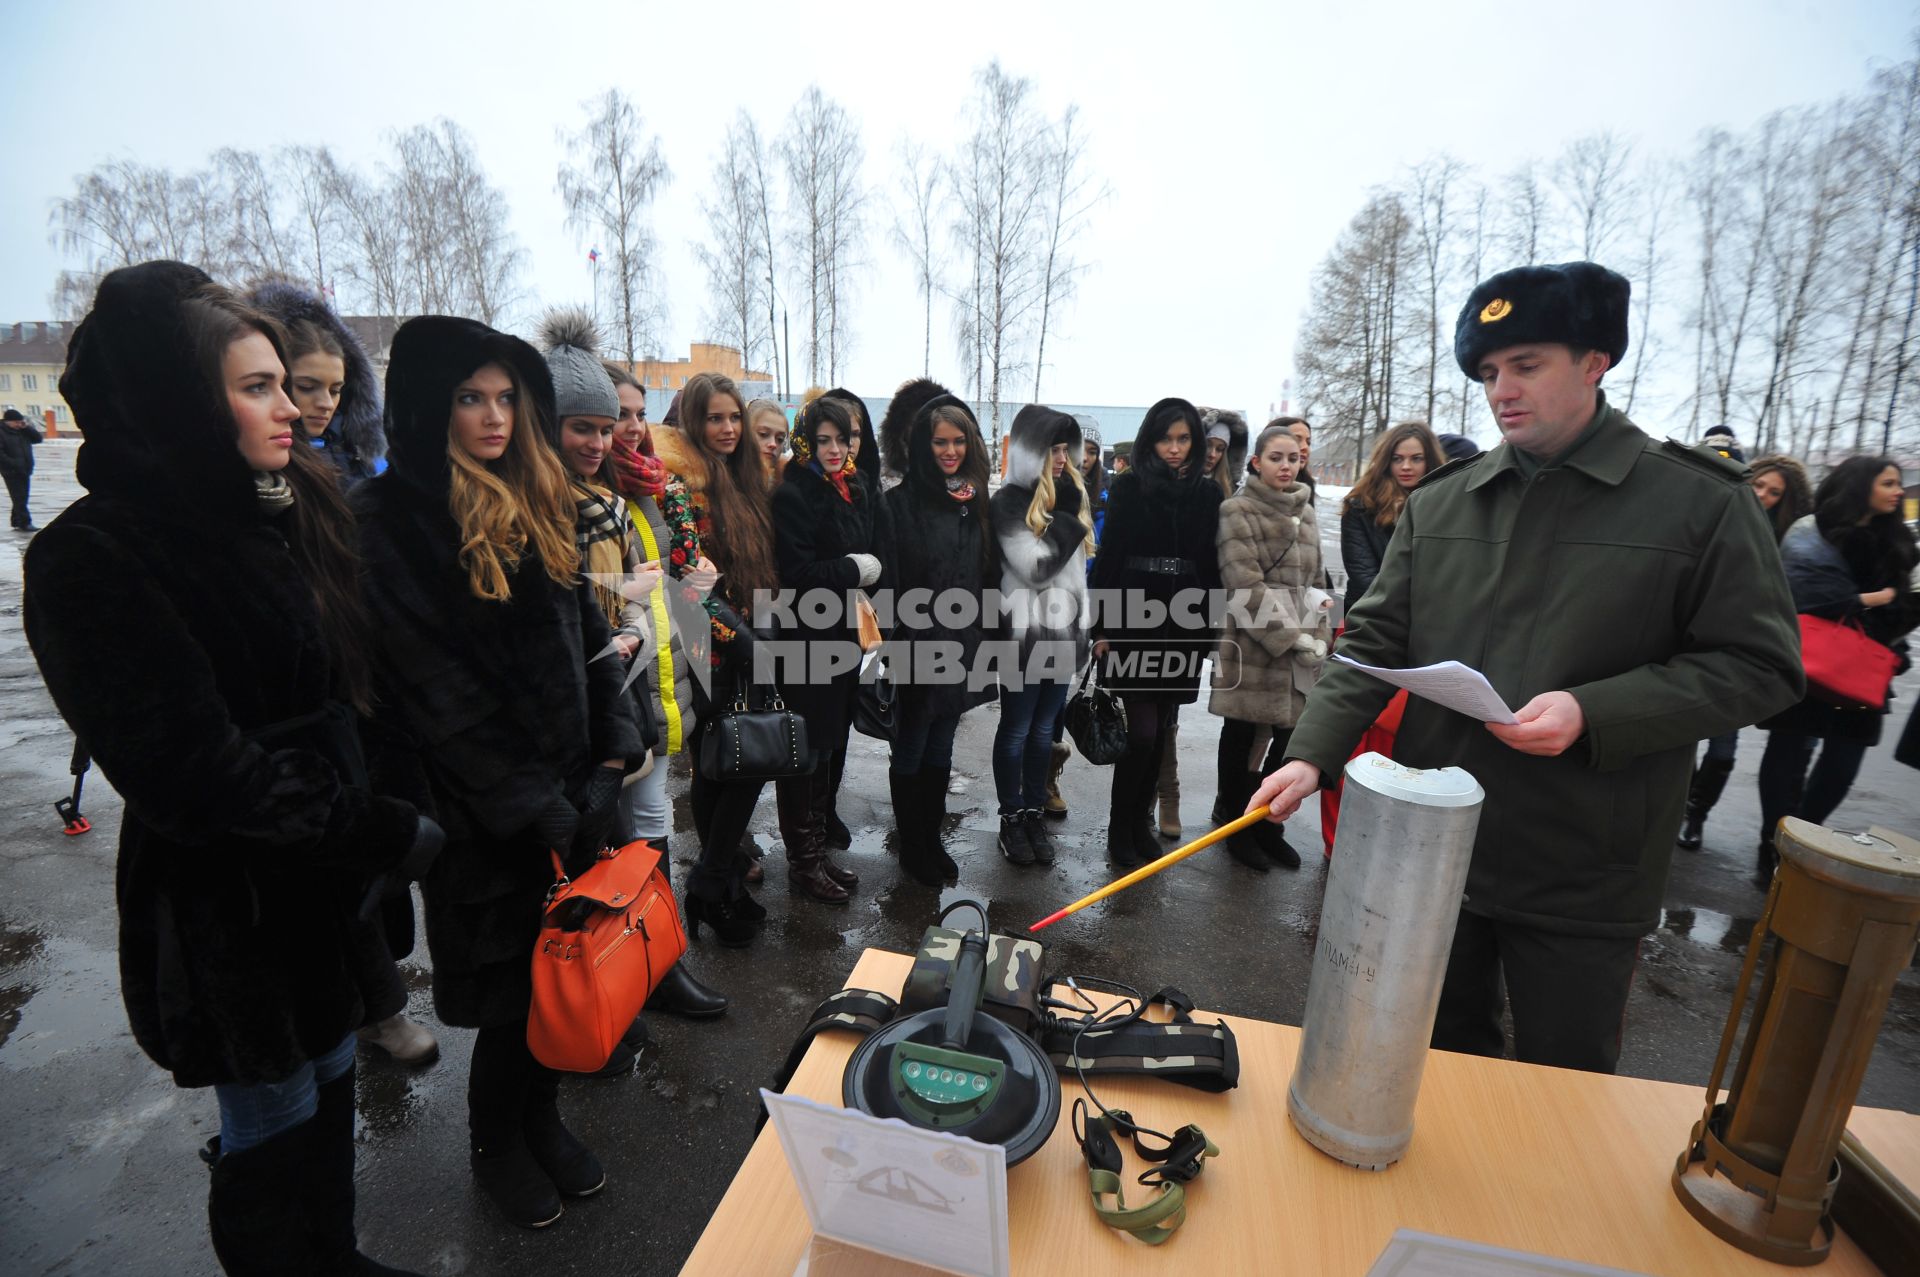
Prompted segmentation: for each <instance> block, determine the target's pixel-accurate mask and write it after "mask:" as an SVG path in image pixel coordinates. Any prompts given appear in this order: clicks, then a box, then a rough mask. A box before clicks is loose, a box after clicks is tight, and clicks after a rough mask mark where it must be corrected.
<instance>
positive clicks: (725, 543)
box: [680, 372, 780, 615]
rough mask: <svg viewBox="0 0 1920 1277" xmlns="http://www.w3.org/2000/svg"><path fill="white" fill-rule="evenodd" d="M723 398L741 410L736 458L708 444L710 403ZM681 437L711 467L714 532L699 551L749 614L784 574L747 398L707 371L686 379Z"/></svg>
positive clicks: (727, 380) (727, 379)
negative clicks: (775, 552)
mask: <svg viewBox="0 0 1920 1277" xmlns="http://www.w3.org/2000/svg"><path fill="white" fill-rule="evenodd" d="M719 395H726V396H727V397H728V398H730V399H732V400H733V402H734V403H735V404H736V405H738V407H739V409H740V442H739V443H738V444H737V445H736V446H735V447H734V450H733V453H732V455H728V454H725V453H721V452H716V451H715V450H714V449H713V447H712V446H711V445H709V444H708V442H707V405H708V404H709V403H711V402H713V400H714V398H715V397H716V396H719ZM680 433H681V435H682V436H683V437H684V438H685V439H686V441H687V446H688V447H689V448H691V449H692V450H693V452H694V454H695V455H696V456H698V457H699V458H700V459H701V460H702V461H704V462H705V463H706V468H707V508H708V513H709V515H710V516H711V520H712V530H713V531H712V535H711V536H709V537H706V538H704V539H703V540H702V541H701V543H700V548H701V549H702V550H703V551H705V552H706V554H707V557H708V558H710V559H712V560H713V563H714V566H715V567H717V568H719V569H720V575H721V577H722V581H721V585H722V586H723V587H724V590H723V592H724V593H725V595H726V597H727V600H728V602H730V603H732V604H733V605H734V607H736V608H738V609H740V610H741V612H743V613H746V614H748V615H751V613H752V608H753V599H754V595H756V594H758V593H759V592H761V591H763V590H766V591H771V590H774V589H777V588H779V584H780V574H779V572H778V571H776V570H775V568H774V563H773V512H772V496H771V493H770V492H769V487H768V480H769V476H768V474H767V468H766V466H765V465H764V464H762V462H761V460H760V449H758V448H757V447H755V446H754V444H753V431H752V429H751V428H750V426H749V424H748V422H747V399H746V396H745V395H742V394H741V393H740V387H739V386H737V385H735V384H734V381H733V378H731V377H723V376H720V375H719V374H717V373H706V372H703V373H700V374H698V375H697V376H693V377H689V378H688V379H687V384H686V388H685V389H684V390H682V391H681V392H680Z"/></svg>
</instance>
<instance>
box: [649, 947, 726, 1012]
mask: <svg viewBox="0 0 1920 1277" xmlns="http://www.w3.org/2000/svg"><path fill="white" fill-rule="evenodd" d="M727 1006H728V1002H727V997H726V995H725V994H724V993H719V992H717V991H715V990H713V989H709V988H708V987H707V986H706V985H704V984H702V983H700V981H698V980H696V979H694V976H693V972H691V971H689V970H687V964H686V960H685V959H682V960H681V961H679V962H676V963H674V964H673V965H672V966H671V967H668V968H667V974H666V975H664V976H662V977H661V978H660V983H659V984H657V985H655V986H654V987H653V994H652V996H650V997H649V998H648V999H647V1010H649V1011H659V1012H661V1013H662V1014H665V1015H677V1016H679V1017H680V1018H681V1019H683V1020H711V1019H713V1018H715V1017H716V1016H720V1015H724V1014H725V1013H726V1010H727Z"/></svg>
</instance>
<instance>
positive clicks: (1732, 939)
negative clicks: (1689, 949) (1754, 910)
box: [1660, 908, 1755, 953]
mask: <svg viewBox="0 0 1920 1277" xmlns="http://www.w3.org/2000/svg"><path fill="white" fill-rule="evenodd" d="M1754 922H1755V919H1752V918H1735V917H1731V916H1729V915H1727V914H1724V913H1716V912H1714V911H1713V910H1712V909H1698V908H1695V909H1663V910H1661V911H1660V930H1662V931H1664V932H1666V933H1667V934H1669V935H1674V936H1678V937H1680V938H1681V939H1683V940H1687V941H1690V942H1692V943H1693V944H1696V945H1698V946H1699V947H1700V948H1702V949H1717V950H1719V951H1720V952H1722V953H1745V952H1746V951H1747V939H1748V937H1750V936H1752V935H1753V924H1754Z"/></svg>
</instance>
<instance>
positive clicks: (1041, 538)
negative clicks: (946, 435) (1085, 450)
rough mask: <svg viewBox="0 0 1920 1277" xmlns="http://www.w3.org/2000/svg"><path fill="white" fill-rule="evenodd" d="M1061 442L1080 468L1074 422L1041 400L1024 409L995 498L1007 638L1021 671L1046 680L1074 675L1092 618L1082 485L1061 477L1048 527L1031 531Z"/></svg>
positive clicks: (1071, 462)
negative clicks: (1031, 512) (1030, 514)
mask: <svg viewBox="0 0 1920 1277" xmlns="http://www.w3.org/2000/svg"><path fill="white" fill-rule="evenodd" d="M1060 443H1065V444H1068V445H1070V447H1071V448H1072V452H1071V453H1070V454H1069V456H1068V462H1067V466H1068V471H1069V472H1070V473H1077V472H1078V469H1079V456H1078V453H1079V448H1080V426H1079V424H1078V423H1077V422H1075V421H1074V419H1073V418H1072V417H1070V416H1068V415H1067V414H1066V413H1063V412H1055V411H1054V410H1053V409H1051V408H1046V407H1042V406H1041V405H1039V404H1028V405H1027V406H1026V407H1024V408H1022V409H1021V410H1020V412H1019V415H1017V416H1016V417H1014V419H1013V427H1012V430H1011V431H1010V432H1009V435H1008V444H1007V476H1006V480H1005V482H1003V483H1002V484H1001V486H1000V490H999V491H998V492H996V493H994V495H993V502H992V512H993V535H994V539H995V541H996V543H997V545H998V548H999V551H1000V593H1001V595H1002V596H1003V600H1004V606H1005V607H1006V617H1007V636H1008V637H1009V638H1010V639H1012V640H1013V642H1014V643H1015V644H1017V645H1018V650H1019V654H1020V668H1021V670H1022V671H1024V672H1025V673H1026V674H1027V675H1029V676H1032V677H1035V678H1040V679H1045V680H1049V681H1052V680H1058V679H1061V678H1071V677H1072V676H1073V673H1074V671H1076V670H1078V669H1079V668H1080V666H1081V665H1082V664H1084V663H1085V662H1086V659H1087V649H1088V642H1087V627H1088V623H1089V619H1090V604H1089V601H1088V596H1087V552H1086V538H1087V527H1086V524H1084V523H1082V522H1081V521H1080V507H1081V504H1082V502H1083V497H1082V495H1081V488H1080V486H1079V485H1078V484H1076V483H1075V482H1074V481H1073V480H1072V479H1071V478H1070V477H1068V476H1067V475H1062V476H1061V477H1060V479H1059V481H1058V482H1056V483H1055V484H1054V505H1053V518H1052V521H1051V522H1050V523H1049V524H1048V525H1047V530H1046V531H1045V532H1043V533H1040V534H1038V535H1036V534H1035V533H1034V531H1033V529H1032V528H1031V527H1029V526H1028V525H1027V510H1028V508H1029V507H1030V506H1031V505H1032V504H1033V493H1034V487H1035V485H1036V484H1037V483H1038V482H1039V479H1040V476H1041V474H1042V473H1043V471H1044V468H1045V467H1046V465H1047V454H1048V451H1049V450H1050V449H1051V448H1052V447H1053V446H1054V445H1055V444H1060Z"/></svg>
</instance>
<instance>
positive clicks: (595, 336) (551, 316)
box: [540, 306, 602, 359]
mask: <svg viewBox="0 0 1920 1277" xmlns="http://www.w3.org/2000/svg"><path fill="white" fill-rule="evenodd" d="M601 344H602V343H601V339H600V327H599V325H597V324H595V323H594V322H593V316H592V315H591V314H589V313H588V312H587V311H586V310H585V309H583V308H581V307H579V306H560V307H556V308H555V309H553V310H550V311H548V312H547V314H546V317H545V318H544V319H542V320H541V321H540V348H541V349H542V350H544V351H546V352H548V353H549V354H551V353H552V352H553V351H556V350H558V349H560V348H561V347H562V346H572V347H574V348H575V349H578V350H584V351H586V352H587V353H588V354H590V355H592V356H593V357H594V358H595V359H598V358H599V357H600V347H601Z"/></svg>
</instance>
